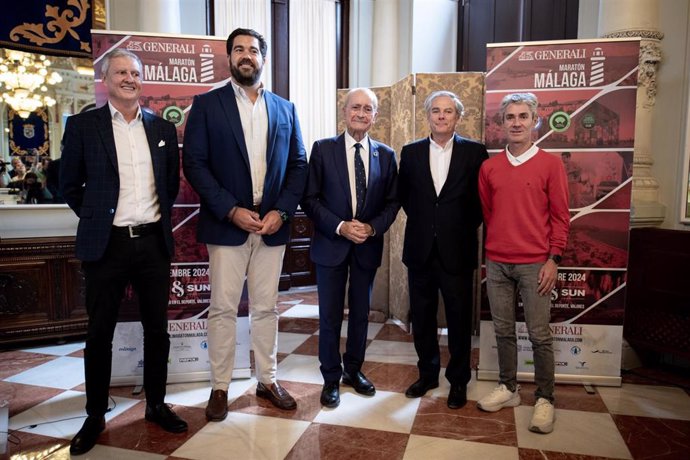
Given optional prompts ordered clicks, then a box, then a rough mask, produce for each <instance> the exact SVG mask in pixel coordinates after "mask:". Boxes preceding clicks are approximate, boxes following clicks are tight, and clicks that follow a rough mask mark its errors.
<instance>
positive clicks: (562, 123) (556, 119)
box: [549, 111, 570, 133]
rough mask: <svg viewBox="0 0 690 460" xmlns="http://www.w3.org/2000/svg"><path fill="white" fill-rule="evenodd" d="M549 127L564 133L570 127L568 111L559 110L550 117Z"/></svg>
mask: <svg viewBox="0 0 690 460" xmlns="http://www.w3.org/2000/svg"><path fill="white" fill-rule="evenodd" d="M549 127H550V128H551V129H553V130H554V131H556V132H557V133H562V132H563V131H566V130H567V129H568V128H570V115H568V114H567V113H566V112H563V111H558V112H554V113H553V114H551V117H549Z"/></svg>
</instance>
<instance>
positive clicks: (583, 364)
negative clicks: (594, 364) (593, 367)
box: [575, 361, 589, 369]
mask: <svg viewBox="0 0 690 460" xmlns="http://www.w3.org/2000/svg"><path fill="white" fill-rule="evenodd" d="M577 364H578V365H577V366H575V369H589V366H586V365H585V364H587V361H578V362H577Z"/></svg>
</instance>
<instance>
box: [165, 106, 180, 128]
mask: <svg viewBox="0 0 690 460" xmlns="http://www.w3.org/2000/svg"><path fill="white" fill-rule="evenodd" d="M163 118H165V119H166V120H168V121H169V122H171V123H173V124H174V125H175V126H180V125H182V123H184V112H183V111H182V109H181V108H179V107H177V106H175V105H170V106H168V107H166V108H165V109H163Z"/></svg>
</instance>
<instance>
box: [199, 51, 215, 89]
mask: <svg viewBox="0 0 690 460" xmlns="http://www.w3.org/2000/svg"><path fill="white" fill-rule="evenodd" d="M199 57H200V58H201V82H202V83H206V82H208V81H213V77H214V75H213V58H214V55H213V49H212V48H211V46H209V45H204V46H202V47H201V54H199Z"/></svg>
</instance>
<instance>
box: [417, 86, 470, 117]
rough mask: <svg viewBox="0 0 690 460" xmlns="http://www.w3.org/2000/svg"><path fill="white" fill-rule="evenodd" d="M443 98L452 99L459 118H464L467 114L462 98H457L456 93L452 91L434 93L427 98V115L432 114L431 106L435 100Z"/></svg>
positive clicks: (425, 104)
mask: <svg viewBox="0 0 690 460" xmlns="http://www.w3.org/2000/svg"><path fill="white" fill-rule="evenodd" d="M443 96H446V97H449V98H451V100H452V101H453V103H454V104H455V111H456V112H457V114H458V115H459V116H463V115H464V114H465V106H463V105H462V102H461V101H460V98H459V97H458V96H456V95H455V93H452V92H450V91H434V92H433V93H431V94H429V97H427V98H426V101H424V110H426V113H427V114H428V113H429V112H431V104H432V103H433V102H434V99H436V98H437V97H443Z"/></svg>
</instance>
